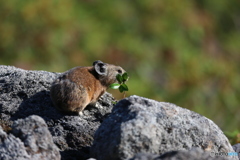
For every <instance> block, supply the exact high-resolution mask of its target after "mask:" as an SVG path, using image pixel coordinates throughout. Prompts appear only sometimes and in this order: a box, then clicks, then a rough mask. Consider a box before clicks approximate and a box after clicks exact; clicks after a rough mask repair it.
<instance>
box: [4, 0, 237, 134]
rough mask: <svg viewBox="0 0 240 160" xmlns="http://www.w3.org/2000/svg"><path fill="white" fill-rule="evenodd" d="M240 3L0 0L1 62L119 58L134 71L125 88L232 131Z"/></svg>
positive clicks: (51, 64) (59, 66)
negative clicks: (175, 105)
mask: <svg viewBox="0 0 240 160" xmlns="http://www.w3.org/2000/svg"><path fill="white" fill-rule="evenodd" d="M239 8H240V1H237V0H235V1H234V0H198V1H192V0H185V1H181V2H180V1H179V0H165V1H163V0H162V1H161V0H151V1H146V0H138V1H124V0H122V1H120V0H115V1H113V0H103V1H96V0H88V1H83V0H67V1H58V0H51V1H49V0H40V1H31V0H25V1H17V0H11V1H4V0H1V1H0V42H1V43H0V64H3V65H14V66H17V67H21V68H24V69H37V70H48V71H53V72H63V71H65V70H68V69H70V68H72V67H74V66H89V65H90V64H92V62H93V61H95V60H98V59H99V60H102V61H103V62H106V63H112V64H116V65H120V66H122V67H123V68H124V69H125V70H127V71H128V73H129V74H130V75H131V81H129V82H128V86H130V87H131V90H129V92H128V93H129V95H133V94H136V95H139V96H144V97H147V98H152V99H155V100H158V101H166V102H171V103H175V104H177V105H179V106H181V107H185V108H188V109H191V110H193V111H195V112H198V113H200V114H202V115H204V116H206V117H208V118H210V119H212V120H213V121H214V122H215V123H216V124H218V125H219V127H220V128H221V129H223V130H224V131H228V132H233V131H235V130H240V128H239V122H240V116H239V114H240V109H239V106H240V70H239V68H240V63H239V62H240V19H239V17H240V10H239ZM112 91H113V92H112ZM110 92H112V93H113V94H114V97H116V98H118V95H117V93H114V90H110ZM119 97H121V95H120V96H119ZM119 99H120V98H119Z"/></svg>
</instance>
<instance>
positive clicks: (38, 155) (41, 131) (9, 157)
mask: <svg viewBox="0 0 240 160" xmlns="http://www.w3.org/2000/svg"><path fill="white" fill-rule="evenodd" d="M0 159H2V160H20V159H25V160H39V159H42V160H49V159H52V160H60V153H59V149H58V148H57V146H56V145H55V144H54V143H53V139H52V136H51V134H50V132H49V130H48V127H47V125H46V123H45V121H44V120H43V119H42V118H40V117H39V116H34V115H33V116H30V117H27V118H26V119H19V120H17V121H15V122H14V123H13V125H12V131H11V132H10V134H7V133H6V132H4V131H3V130H2V128H1V127H0Z"/></svg>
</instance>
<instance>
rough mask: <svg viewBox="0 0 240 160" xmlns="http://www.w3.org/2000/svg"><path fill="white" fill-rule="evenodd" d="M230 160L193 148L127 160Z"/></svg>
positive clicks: (138, 155)
mask: <svg viewBox="0 0 240 160" xmlns="http://www.w3.org/2000/svg"><path fill="white" fill-rule="evenodd" d="M231 158H232V157H228V156H226V155H221V156H220V155H218V156H216V155H215V154H214V153H211V152H207V151H203V150H201V149H199V148H193V149H191V150H189V151H170V152H166V153H164V154H163V155H161V156H158V155H154V154H149V153H138V154H136V155H135V156H134V157H133V158H131V159H129V160H191V159H194V160H228V159H231Z"/></svg>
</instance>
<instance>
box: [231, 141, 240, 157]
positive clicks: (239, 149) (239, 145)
mask: <svg viewBox="0 0 240 160" xmlns="http://www.w3.org/2000/svg"><path fill="white" fill-rule="evenodd" d="M232 147H233V150H234V151H235V152H236V153H237V154H238V159H240V143H237V144H235V145H233V146H232Z"/></svg>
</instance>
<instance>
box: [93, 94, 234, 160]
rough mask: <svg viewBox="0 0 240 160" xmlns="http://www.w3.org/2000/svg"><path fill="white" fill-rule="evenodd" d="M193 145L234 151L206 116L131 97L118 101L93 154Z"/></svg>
mask: <svg viewBox="0 0 240 160" xmlns="http://www.w3.org/2000/svg"><path fill="white" fill-rule="evenodd" d="M192 148H200V149H202V150H205V151H209V152H215V153H217V152H234V151H233V149H232V147H231V145H230V144H229V141H228V139H227V138H226V136H225V135H224V134H223V132H222V131H221V130H220V129H219V127H218V126H217V125H216V124H214V123H213V122H212V121H211V120H209V119H207V118H206V117H204V116H201V115H199V114H197V113H195V112H192V111H190V110H187V109H184V108H181V107H178V106H176V105H174V104H170V103H164V102H157V101H154V100H150V99H147V98H142V97H138V96H131V97H129V98H126V99H123V100H121V101H120V102H118V103H117V105H116V106H115V107H114V108H113V110H112V113H111V114H110V115H109V117H107V118H106V119H105V120H104V121H103V123H102V124H101V126H100V127H99V128H98V130H97V131H96V133H95V136H94V143H93V145H92V147H91V154H92V157H93V158H96V159H98V160H110V159H111V160H113V159H129V158H132V157H133V156H134V155H135V154H136V153H141V152H142V153H151V154H157V155H161V154H163V153H165V152H168V151H173V150H190V149H192ZM234 158H236V157H234ZM234 158H233V159H234Z"/></svg>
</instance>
